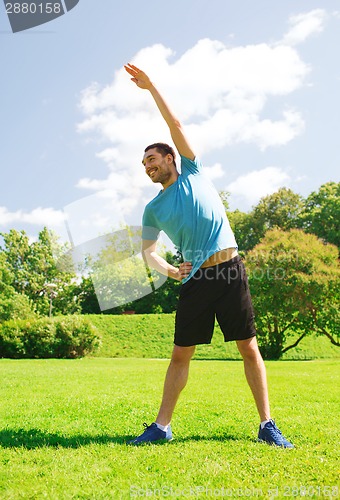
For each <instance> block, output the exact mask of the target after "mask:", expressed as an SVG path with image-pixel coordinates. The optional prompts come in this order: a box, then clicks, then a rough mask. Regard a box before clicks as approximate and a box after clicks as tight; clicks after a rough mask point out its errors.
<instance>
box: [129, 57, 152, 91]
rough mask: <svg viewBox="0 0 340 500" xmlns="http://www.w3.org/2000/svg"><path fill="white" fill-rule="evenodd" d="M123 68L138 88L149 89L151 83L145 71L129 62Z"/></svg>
mask: <svg viewBox="0 0 340 500" xmlns="http://www.w3.org/2000/svg"><path fill="white" fill-rule="evenodd" d="M124 68H125V70H126V71H127V72H128V73H129V75H131V76H132V78H131V81H133V82H134V83H135V84H136V85H137V87H139V88H140V89H150V87H151V86H152V83H151V80H150V78H149V77H148V75H147V74H146V73H144V71H142V70H141V69H139V68H137V66H134V65H133V64H130V63H128V64H126V65H125V66H124Z"/></svg>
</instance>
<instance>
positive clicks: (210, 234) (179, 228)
mask: <svg viewBox="0 0 340 500" xmlns="http://www.w3.org/2000/svg"><path fill="white" fill-rule="evenodd" d="M160 231H164V232H165V233H166V234H167V235H168V237H169V238H170V240H171V241H172V242H173V243H174V245H175V246H176V247H177V248H178V250H179V251H180V252H181V254H182V256H183V259H184V261H185V262H191V264H192V271H191V273H190V274H189V276H188V277H187V278H185V279H184V280H182V283H185V282H186V281H188V280H189V279H190V278H191V277H192V276H193V275H194V273H195V272H196V271H197V270H198V269H199V268H200V267H201V265H202V264H203V262H204V261H205V260H207V259H208V258H209V257H210V256H211V255H213V254H215V253H216V252H219V251H220V250H223V249H225V248H237V243H236V240H235V237H234V234H233V232H232V230H231V227H230V224H229V221H228V218H227V216H226V213H225V209H224V206H223V203H222V201H221V199H220V196H219V194H218V192H217V191H216V189H215V187H214V185H213V184H212V182H211V181H210V179H209V177H207V176H206V175H205V174H204V173H203V171H202V164H201V162H200V161H199V160H198V159H197V158H195V160H189V158H186V157H184V156H181V174H180V175H179V176H178V178H177V180H176V182H174V183H173V184H171V185H170V186H169V187H168V188H166V189H165V190H164V191H160V192H159V193H158V195H157V196H156V197H155V198H154V199H153V200H151V201H150V202H149V203H148V204H147V205H146V207H145V210H144V214H143V232H142V238H143V239H144V240H153V241H155V240H156V239H157V238H158V236H159V233H160Z"/></svg>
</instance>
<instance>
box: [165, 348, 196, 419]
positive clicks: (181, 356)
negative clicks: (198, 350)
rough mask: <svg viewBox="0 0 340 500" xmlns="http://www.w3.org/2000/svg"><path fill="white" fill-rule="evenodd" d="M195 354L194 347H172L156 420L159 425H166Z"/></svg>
mask: <svg viewBox="0 0 340 500" xmlns="http://www.w3.org/2000/svg"><path fill="white" fill-rule="evenodd" d="M194 352H195V346H190V347H180V346H176V345H175V346H174V349H173V352H172V357H171V361H170V365H169V368H168V371H167V374H166V377H165V381H164V389H163V398H162V403H161V406H160V409H159V412H158V416H157V418H156V422H157V423H158V424H160V425H168V424H169V423H170V421H171V417H172V414H173V411H174V409H175V406H176V403H177V400H178V398H179V395H180V393H181V391H182V390H183V389H184V387H185V386H186V383H187V380H188V375H189V365H190V360H191V358H192V356H193V354H194Z"/></svg>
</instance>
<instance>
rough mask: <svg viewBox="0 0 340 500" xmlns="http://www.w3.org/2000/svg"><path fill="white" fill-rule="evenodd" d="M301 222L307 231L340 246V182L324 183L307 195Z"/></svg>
mask: <svg viewBox="0 0 340 500" xmlns="http://www.w3.org/2000/svg"><path fill="white" fill-rule="evenodd" d="M300 223H301V228H302V229H304V231H306V232H307V233H313V234H316V235H317V236H318V237H319V238H321V239H323V240H324V241H327V242H328V243H333V244H334V245H337V246H338V248H339V247H340V182H338V183H336V182H328V183H326V184H323V185H322V186H321V187H320V189H319V191H316V192H313V193H311V194H310V195H309V196H308V197H307V199H306V201H305V208H304V211H303V213H302V214H301V216H300Z"/></svg>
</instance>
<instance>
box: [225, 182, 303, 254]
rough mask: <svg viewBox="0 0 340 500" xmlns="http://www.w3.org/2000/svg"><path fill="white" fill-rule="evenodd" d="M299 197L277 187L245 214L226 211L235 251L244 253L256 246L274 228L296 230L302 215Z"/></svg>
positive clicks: (289, 190) (301, 201)
mask: <svg viewBox="0 0 340 500" xmlns="http://www.w3.org/2000/svg"><path fill="white" fill-rule="evenodd" d="M303 209H304V202H303V198H302V197H301V196H300V195H299V194H296V193H294V192H293V191H292V190H291V189H287V188H280V189H279V190H278V191H277V192H275V193H273V194H270V195H268V196H264V197H263V198H261V200H260V201H259V203H258V204H257V205H256V206H255V207H254V208H253V209H252V211H251V212H249V213H244V212H240V211H239V210H235V211H233V212H229V211H227V215H228V218H229V221H230V225H231V227H232V229H233V231H234V233H235V238H236V241H237V243H238V246H239V249H240V250H241V251H243V252H247V251H248V250H251V249H252V248H254V246H255V245H257V244H258V243H259V241H260V240H261V238H263V236H264V235H265V233H266V231H268V230H269V229H272V228H274V227H280V228H281V229H285V230H288V229H291V228H296V227H298V224H299V222H298V221H299V216H300V214H301V213H302V212H303Z"/></svg>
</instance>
